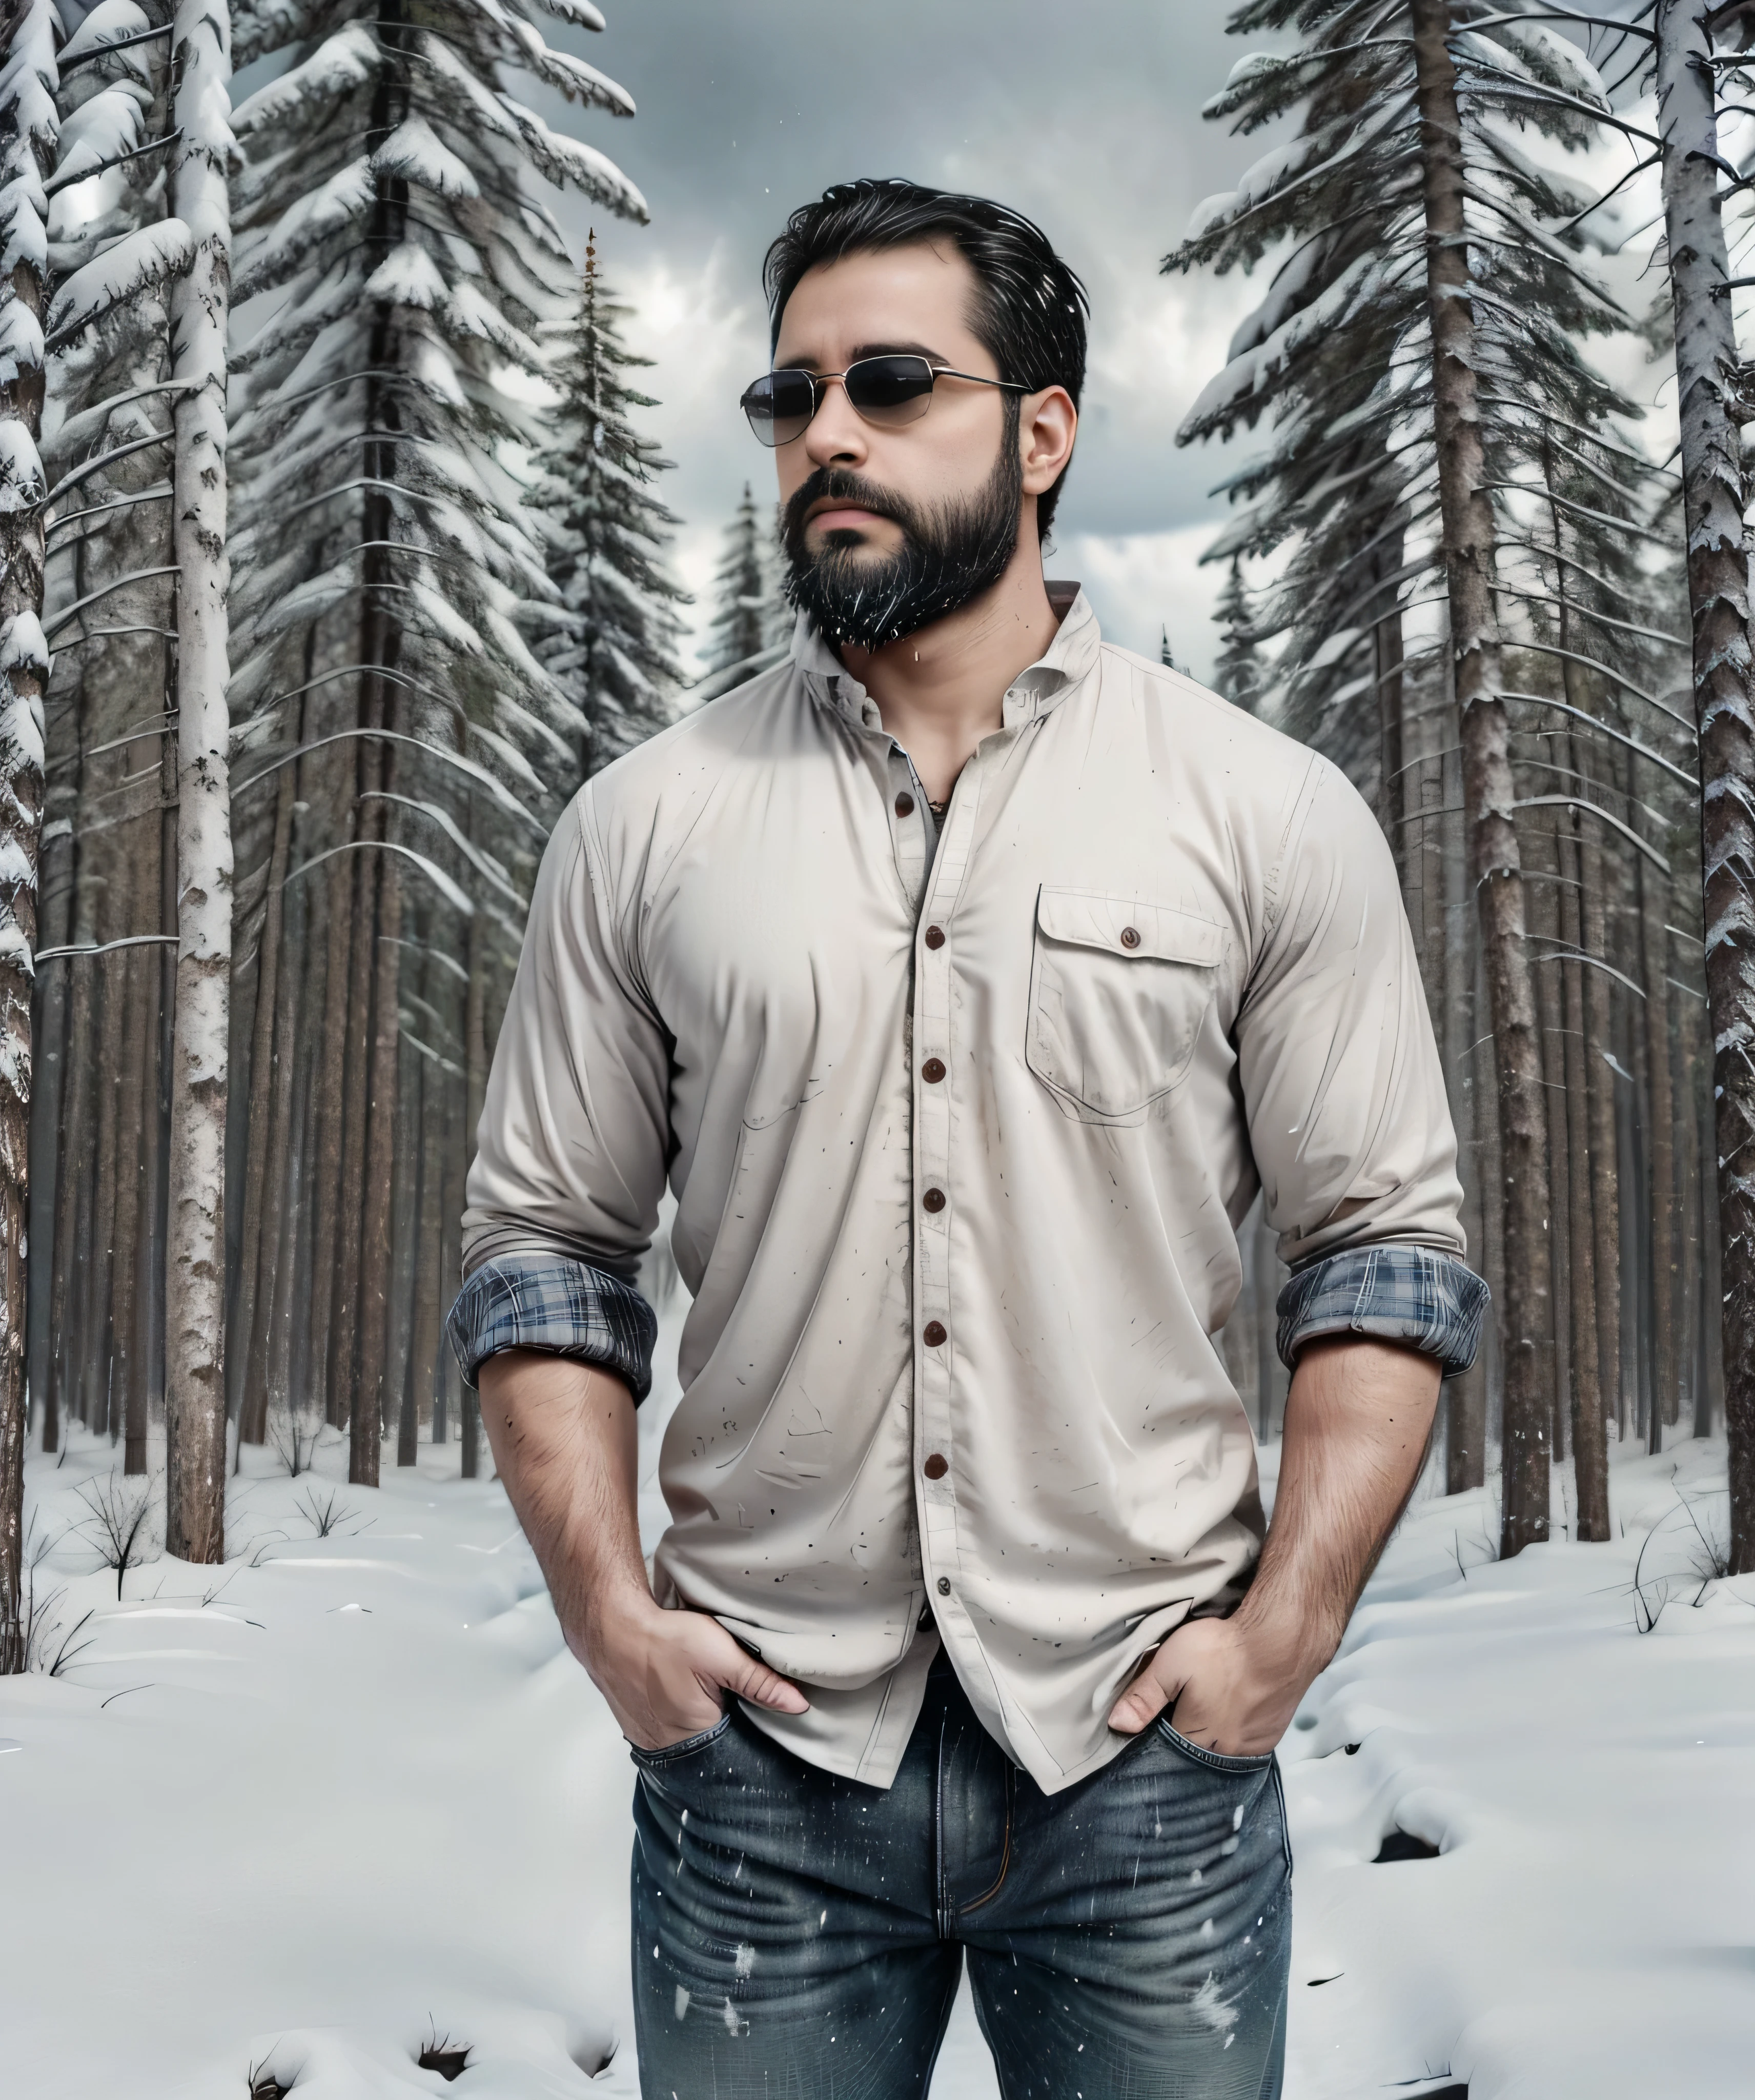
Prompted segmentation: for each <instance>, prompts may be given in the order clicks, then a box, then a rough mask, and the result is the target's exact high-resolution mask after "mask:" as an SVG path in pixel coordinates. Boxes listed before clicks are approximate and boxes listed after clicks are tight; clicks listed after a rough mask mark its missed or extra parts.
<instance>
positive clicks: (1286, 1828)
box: [1269, 1758, 1292, 1874]
mask: <svg viewBox="0 0 1755 2100" xmlns="http://www.w3.org/2000/svg"><path fill="white" fill-rule="evenodd" d="M1269 1770H1270V1771H1272V1774H1273V1790H1274V1793H1275V1795H1276V1797H1277V1799H1278V1801H1279V1803H1280V1850H1281V1851H1282V1852H1283V1853H1284V1854H1285V1871H1286V1872H1287V1873H1288V1874H1290V1873H1291V1871H1292V1819H1291V1817H1290V1815H1287V1814H1286V1812H1285V1779H1284V1777H1283V1776H1282V1775H1281V1771H1280V1760H1279V1759H1278V1758H1275V1759H1274V1761H1273V1762H1272V1765H1271V1766H1270V1767H1269Z"/></svg>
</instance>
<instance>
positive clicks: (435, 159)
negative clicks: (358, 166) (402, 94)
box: [372, 117, 481, 197]
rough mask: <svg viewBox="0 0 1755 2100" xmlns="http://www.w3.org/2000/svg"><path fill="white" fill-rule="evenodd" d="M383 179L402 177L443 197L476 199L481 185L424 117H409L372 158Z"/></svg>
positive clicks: (397, 127)
mask: <svg viewBox="0 0 1755 2100" xmlns="http://www.w3.org/2000/svg"><path fill="white" fill-rule="evenodd" d="M372 165H373V169H374V170H376V171H377V173H378V174H381V175H402V176H405V177H406V178H407V179H408V181H410V182H411V183H420V184H421V187H422V188H426V189H430V190H432V191H434V192H436V193H437V194H438V195H439V196H448V197H473V196H480V195H481V185H480V183H478V182H477V181H476V179H475V178H474V175H473V174H470V170H469V168H468V166H467V165H466V164H465V162H464V161H461V160H460V159H459V158H458V157H457V156H456V154H455V153H453V152H452V150H451V148H449V147H448V145H446V144H445V143H444V142H443V140H442V139H440V138H439V134H438V133H437V132H436V131H434V129H433V127H432V126H431V125H430V124H429V123H428V122H427V121H426V118H425V117H404V118H403V121H402V122H401V123H400V124H399V125H398V126H396V128H395V130H394V131H392V132H391V134H390V136H389V138H387V139H386V140H385V141H384V143H383V144H382V145H381V146H380V147H379V148H378V149H377V152H375V153H374V154H373V156H372Z"/></svg>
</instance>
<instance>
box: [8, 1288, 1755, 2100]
mask: <svg viewBox="0 0 1755 2100" xmlns="http://www.w3.org/2000/svg"><path fill="white" fill-rule="evenodd" d="M675 1325H676V1321H674V1320H672V1321H670V1322H669V1323H668V1327H667V1333H668V1334H669V1335H670V1339H671V1340H672V1344H673V1340H674V1335H673V1332H672V1330H673V1328H674V1326H675ZM673 1403H674V1384H673V1381H672V1383H671V1385H670V1388H669V1390H668V1393H666V1394H660V1395H655V1398H654V1400H653V1401H651V1402H650V1403H649V1404H648V1405H647V1406H646V1408H644V1409H642V1423H641V1445H642V1466H641V1515H642V1529H643V1530H644V1531H645V1533H646V1537H647V1541H648V1544H649V1545H650V1543H652V1542H654V1541H655V1537H656V1535H657V1532H658V1530H659V1529H660V1528H661V1526H662V1524H663V1522H664V1512H663V1508H662V1503H661V1502H660V1500H659V1497H658V1494H657V1491H656V1485H655V1459H656V1452H657V1448H658V1444H659V1439H660V1438H661V1436H662V1434H663V1431H664V1424H665V1421H666V1419H667V1417H668V1413H669V1411H670V1408H671V1406H672V1405H673ZM293 1455H295V1454H293V1453H292V1452H291V1450H290V1449H287V1450H283V1451H282V1452H280V1454H276V1451H275V1450H274V1449H268V1450H267V1451H257V1450H249V1451H246V1453H245V1462H244V1469H243V1472H242V1475H241V1476H240V1477H238V1478H236V1479H234V1480H232V1484H231V1493H230V1498H229V1503H228V1516H227V1542H228V1551H229V1553H230V1554H231V1555H232V1558H231V1559H230V1560H228V1561H227V1564H226V1565H225V1566H224V1567H223V1568H192V1567H189V1566H187V1565H186V1564H182V1563H179V1562H175V1561H170V1560H165V1559H163V1558H162V1557H161V1552H160V1547H159V1546H158V1544H157V1541H156V1539H155V1537H154V1535H153V1522H154V1517H155V1514H156V1511H157V1509H158V1508H159V1507H161V1481H159V1480H157V1479H156V1478H155V1479H154V1480H153V1481H152V1487H153V1489H154V1491H155V1494H154V1500H153V1502H152V1505H151V1507H150V1508H149V1511H148V1519H147V1522H146V1525H145V1529H144V1535H143V1539H142V1540H141V1541H140V1542H139V1543H138V1545H137V1548H136V1553H135V1555H134V1558H135V1559H136V1560H137V1561H139V1564H136V1565H134V1566H132V1567H131V1568H129V1569H128V1570H127V1571H126V1573H124V1575H123V1576H122V1577H121V1585H120V1587H121V1595H120V1597H119V1598H118V1595H117V1589H118V1582H117V1574H116V1572H115V1570H114V1569H113V1568H112V1567H108V1566H105V1565H104V1564H103V1556H102V1555H101V1554H100V1553H99V1542H100V1541H101V1539H102V1538H103V1537H104V1533H105V1531H106V1529H107V1528H108V1525H107V1522H106V1519H105V1515H104V1512H106V1511H108V1512H110V1513H112V1515H113V1514H116V1513H119V1514H120V1515H121V1516H122V1517H123V1518H124V1519H126V1517H127V1515H128V1514H129V1512H130V1511H131V1509H132V1507H133V1506H134V1498H136V1497H137V1496H138V1494H139V1490H140V1488H141V1487H142V1486H143V1485H146V1484H143V1483H136V1482H131V1481H126V1480H122V1479H121V1476H120V1475H119V1474H118V1473H117V1471H116V1470H115V1467H116V1459H117V1454H116V1453H115V1452H114V1451H112V1448H111V1447H110V1445H108V1443H107V1442H103V1443H100V1442H98V1441H95V1440H92V1439H90V1438H89V1437H86V1436H83V1435H82V1434H81V1433H79V1432H75V1435H74V1437H73V1441H72V1445H71V1448H70V1449H68V1452H67V1453H66V1454H65V1455H64V1457H61V1458H55V1457H53V1456H51V1457H49V1458H33V1459H32V1461H31V1462H30V1465H29V1482H28V1485H29V1504H30V1508H31V1511H32V1513H33V1541H34V1550H36V1551H37V1552H38V1553H39V1554H40V1555H41V1557H40V1558H39V1560H38V1562H37V1568H36V1575H35V1586H36V1593H37V1600H38V1605H39V1609H40V1610H41V1612H42V1618H41V1622H40V1626H39V1639H38V1648H39V1658H40V1660H41V1661H42V1662H43V1663H44V1664H47V1663H51V1662H53V1661H55V1660H56V1658H57V1657H59V1658H60V1670H59V1671H58V1673H57V1674H53V1675H51V1674H47V1671H46V1669H39V1670H37V1672H36V1673H35V1674H31V1675H29V1676H26V1677H22V1678H13V1679H0V1819H3V1826H4V1828H5V1829H6V1831H7V1857H6V1866H7V1890H8V1894H9V1896H10V1897H11V1916H12V1917H13V1918H14V1919H15V1921H18V1923H19V1926H20V1929H19V1930H15V1932H14V1933H13V1934H12V1935H11V1936H10V1938H9V1941H8V1960H7V1963H6V1964H5V1965H4V1966H3V1967H0V2033H4V2035H5V2036H6V2038H7V2039H6V2049H5V2056H6V2072H7V2076H6V2080H5V2081H4V2082H5V2085H6V2089H7V2091H8V2092H9V2093H10V2092H11V2091H13V2090H16V2091H18V2092H19V2093H29V2095H30V2096H31V2100H100V2096H102V2100H108V2095H110V2094H112V2093H118V2092H126V2093H129V2094H130V2096H131V2100H236V2096H237V2095H238V2094H239V2093H241V2092H242V2091H243V2090H244V2089H245V2074H246V2072H249V2071H253V2070H254V2071H256V2072H257V2073H258V2076H260V2075H262V2074H265V2073H268V2072H272V2073H273V2074H274V2075H275V2076H277V2077H278V2078H279V2079H280V2082H281V2084H282V2085H288V2084H293V2085H294V2089H296V2091H297V2092H298V2093H299V2095H300V2100H304V2096H305V2095H306V2094H307V2093H308V2094H309V2095H310V2100H403V2096H406V2095H410V2094H413V2093H432V2092H434V2091H436V2090H439V2079H438V2077H437V2076H436V2075H435V2074H434V2072H432V2071H423V2070H421V2069H420V2068H419V2067H418V2058H419V2056H420V2054H421V2051H422V2050H423V2049H427V2048H430V2047H432V2046H434V2045H448V2046H449V2047H451V2048H452V2049H468V2051H469V2052H470V2056H469V2070H468V2073H467V2080H468V2082H467V2083H462V2082H460V2084H459V2086H458V2090H459V2091H460V2092H478V2093H483V2094H487V2095H492V2096H493V2100H564V2096H567V2095H573V2094H579V2095H583V2094H584V2093H587V2092H590V2093H594V2094H606V2095H615V2096H617V2100H633V2096H635V2095H636V2093H637V2080H636V2076H635V2069H634V2063H633V2047H632V2042H631V2038H630V2034H629V2017H628V1983H627V1908H626V1905H627V1880H628V1851H629V1845H630V1830H629V1825H628V1802H629V1798H630V1796H631V1793H632V1790H633V1774H632V1771H631V1770H630V1767H629V1764H628V1758H627V1753H626V1749H625V1746H624V1744H623V1743H622V1741H621V1740H620V1736H618V1734H617V1732H616V1730H615V1724H614V1723H613V1722H612V1721H611V1719H610V1718H609V1715H608V1714H607V1712H606V1709H605V1708H604V1706H603V1705H602V1701H601V1700H600V1699H599V1698H598V1696H597V1693H596V1692H595V1691H594V1690H593V1687H592V1686H591V1684H590V1683H589V1679H587V1678H586V1676H585V1674H584V1671H583V1670H581V1669H580V1667H579V1665H577V1663H576V1662H575V1661H574V1660H573V1659H572V1657H571V1655H570V1654H569V1653H568V1652H567V1649H566V1648H565V1645H564V1643H562V1639H561V1635H560V1630H559V1628H558V1626H557V1624H556V1622H555V1618H554V1614H553V1611H552V1609H551V1608H550V1607H549V1601H548V1598H547V1595H546V1593H545V1590H544V1588H543V1586H542V1582H541V1580H540V1575H539V1573H538V1571H537V1569H536V1564H535V1561H534V1560H533V1559H532V1557H531V1554H530V1552H529V1550H528V1548H527V1546H526V1545H525V1543H524V1542H523V1537H522V1536H521V1535H520V1533H519V1532H518V1527H517V1525H516V1524H515V1523H514V1520H513V1519H512V1516H511V1513H510V1511H509V1507H508V1505H507V1503H506V1501H505V1495H504V1493H503V1492H502V1490H501V1489H500V1486H499V1485H498V1484H497V1483H496V1482H492V1481H473V1480H472V1481H465V1480H461V1479H460V1478H459V1477H458V1463H457V1462H458V1452H457V1447H456V1445H455V1444H452V1445H440V1446H438V1447H436V1448H435V1447H434V1446H432V1445H422V1446H421V1462H420V1465H419V1467H418V1468H417V1469H412V1470H403V1471H398V1470H397V1469H396V1468H395V1467H394V1466H392V1465H391V1464H390V1463H389V1460H390V1457H392V1456H393V1453H392V1452H390V1451H386V1467H385V1471H384V1476H383V1477H384V1483H385V1485H383V1486H382V1487H381V1489H375V1490H374V1489H361V1488H353V1487H349V1486H348V1485H346V1480H345V1477H344V1476H345V1471H346V1450H345V1446H344V1444H343V1442H342V1439H341V1437H340V1436H339V1435H338V1434H337V1432H333V1431H331V1432H323V1433H322V1434H321V1436H320V1437H319V1438H318V1440H317V1444H316V1448H315V1453H314V1454H313V1453H312V1452H311V1449H310V1448H309V1440H308V1438H307V1439H306V1441H305V1442H304V1443H302V1444H301V1445H300V1446H299V1447H298V1452H297V1454H296V1455H297V1456H298V1460H299V1462H300V1464H301V1466H302V1467H308V1470H303V1471H301V1472H300V1473H299V1474H298V1476H297V1477H296V1478H295V1477H293V1476H289V1473H288V1471H286V1463H287V1461H288V1459H289V1457H291V1456H293ZM1277 1455H1278V1454H1277V1451H1275V1450H1273V1449H1269V1450H1268V1452H1266V1453H1264V1454H1263V1458H1264V1465H1263V1476H1264V1482H1265V1483H1266V1484H1267V1485H1269V1486H1270V1487H1271V1485H1272V1478H1273V1473H1274V1470H1275V1468H1274V1463H1273V1462H1274V1460H1275V1459H1276V1458H1277ZM152 1463H153V1466H154V1467H155V1468H157V1469H161V1466H162V1457H161V1452H160V1451H158V1450H157V1449H155V1452H154V1454H153V1460H152ZM1568 1485H1569V1484H1568V1481H1567V1480H1566V1479H1565V1477H1564V1476H1563V1473H1562V1475H1561V1476H1558V1477H1557V1491H1556V1521H1557V1529H1559V1528H1563V1526H1564V1524H1565V1520H1566V1514H1567V1508H1568ZM1612 1487H1613V1507H1614V1512H1615V1517H1616V1529H1617V1537H1616V1540H1615V1542H1613V1543H1612V1544H1609V1545H1599V1546H1577V1545H1574V1544H1572V1543H1571V1542H1569V1541H1568V1540H1566V1539H1564V1538H1562V1539H1560V1540H1559V1542H1556V1543H1554V1544H1552V1545H1549V1546H1542V1547H1540V1548H1537V1549H1536V1550H1534V1551H1530V1552H1528V1553H1526V1554H1524V1555H1523V1556H1522V1557H1521V1558H1520V1559H1519V1560H1515V1561H1513V1562H1510V1563H1503V1564H1501V1563H1499V1562H1497V1561H1496V1560H1494V1559H1493V1539H1494V1537H1495V1535H1496V1533H1497V1513H1496V1511H1495V1509H1494V1507H1493V1489H1492V1488H1491V1487H1489V1489H1488V1490H1486V1491H1484V1492H1480V1493H1474V1494H1469V1495H1462V1496H1456V1497H1452V1498H1448V1499H1444V1498H1440V1499H1435V1500H1429V1501H1426V1502H1420V1503H1418V1504H1417V1505H1416V1506H1415V1507H1414V1509H1413V1511H1412V1512H1411V1513H1410V1515H1409V1517H1408V1519H1407V1520H1406V1521H1405V1522H1404V1525H1403V1527H1402V1530H1401V1532H1400V1535H1399V1536H1398V1537H1397V1538H1396V1542H1394V1543H1393V1544H1392V1546H1391V1548H1390V1550H1389V1551H1388V1553H1387V1554H1386V1555H1385V1556H1384V1560H1383V1563H1382V1566H1381V1568H1379V1570H1378V1573H1377V1576H1376V1577H1375V1578H1374V1582H1373V1583H1372V1585H1371V1587H1370V1590H1369V1592H1368V1593H1367V1595H1366V1599H1365V1603H1364V1604H1363V1605H1362V1606H1361V1608H1360V1612H1358V1614H1357V1616H1356V1618H1355V1621H1354V1623H1353V1626H1352V1629H1351V1630H1350V1632H1349V1634H1348V1636H1347V1642H1346V1644H1345V1646H1344V1648H1343V1651H1342V1653H1341V1655H1340V1656H1339V1657H1338V1658H1337V1660H1336V1661H1335V1662H1334V1665H1332V1667H1331V1668H1330V1669H1329V1670H1328V1671H1327V1672H1326V1673H1325V1675H1324V1676H1323V1677H1322V1678H1321V1679H1319V1681H1318V1682H1317V1683H1316V1685H1315V1686H1314V1687H1312V1691H1311V1692H1310V1695H1309V1696H1308V1697H1307V1700H1306V1701H1305V1703H1304V1705H1303V1710H1302V1711H1301V1713H1300V1714H1299V1719H1298V1723H1297V1724H1296V1725H1295V1726H1294V1729H1293V1730H1292V1732H1291V1733H1290V1736H1288V1738H1287V1740H1286V1742H1285V1745H1284V1747H1283V1749H1282V1752H1281V1756H1282V1760H1283V1762H1284V1765H1285V1782H1286V1793H1287V1798H1288V1802H1289V1806H1290V1815H1291V1821H1292V1833H1293V1845H1294V1855H1295V1858H1296V1862H1297V1864H1296V1868H1295V1877H1294V1880H1295V1888H1296V1904H1295V1919H1296V1923H1295V1930H1294V1954H1293V1972H1292V1986H1291V1996H1292V2002H1291V2010H1290V2052H1289V2061H1288V2071H1287V2082H1286V2093H1287V2096H1288V2100H1361V2096H1364V2095H1365V2094H1368V2093H1378V2092H1385V2091H1395V2092H1397V2093H1404V2094H1410V2095H1418V2094H1421V2093H1427V2094H1431V2093H1440V2092H1443V2091H1444V2090H1446V2089H1454V2088H1456V2087H1458V2086H1466V2089H1467V2091H1468V2093H1469V2096H1470V2100H1659V2097H1660V2096H1666V2097H1667V2096H1668V2095H1670V2094H1686V2095H1687V2100H1730V2096H1731V2095H1733V2094H1735V2095H1739V2096H1740V2095H1741V2094H1743V2093H1746V2092H1747V2090H1748V2084H1749V2078H1748V2055H1749V2044H1750V2039H1751V2034H1752V2032H1755V2000H1752V1997H1751V1993H1750V1988H1749V1985H1750V1980H1751V1975H1752V1966H1755V1963H1752V1957H1751V1953H1750V1949H1751V1948H1755V1812H1752V1811H1755V1579H1743V1580H1739V1581H1726V1580H1724V1579H1722V1578H1719V1577H1717V1576H1716V1575H1715V1574H1714V1573H1713V1557H1714V1555H1715V1553H1717V1552H1718V1551H1719V1550H1720V1549H1721V1546H1722V1539H1723V1537H1724V1533H1725V1529H1726V1498H1725V1492H1724V1454H1723V1449H1722V1446H1721V1445H1700V1444H1694V1443H1683V1444H1681V1445H1678V1446H1677V1447H1676V1448H1675V1449H1674V1450H1673V1451H1672V1452H1669V1453H1667V1454H1665V1455H1664V1456H1663V1457H1662V1458H1646V1457H1643V1455H1630V1456H1628V1457H1626V1458H1618V1459H1617V1462H1616V1466H1615V1468H1614V1471H1613V1476H1612ZM1397 1833H1400V1838H1399V1839H1398V1838H1397ZM1386 1840H1391V1843H1390V1845H1389V1846H1388V1847H1387V1849H1386V1844H1385V1841H1386ZM1380 1854H1383V1855H1385V1856H1384V1857H1383V1858H1382V1860H1380V1859H1379V1855H1380ZM995 2091H996V2088H995V2086H994V2082H993V2077H992V2072H991V2069H990V2065H989V2064H988V2063H987V2060H986V2050H985V2048H984V2047H983V2045H982V2044H981V2040H980V2037H979V2035H978V2034H977V2032H976V2029H975V2025H974V2021H973V2018H972V2013H971V2011H970V2009H969V2006H968V1998H967V1995H966V1994H965V1996H963V1999H962V2000H960V2001H959V2006H958V2010H957V2012H956V2014H955V2016H954V2018H953V2020H952V2023H951V2027H950V2032H949V2034H948V2035H947V2036H946V2046H945V2052H944V2054H943V2055H942V2056H941V2059H940V2063H939V2067H938V2071H937V2076H936V2078H935V2080H934V2092H935V2094H936V2095H937V2100H990V2096H992V2095H993V2094H994V2093H995Z"/></svg>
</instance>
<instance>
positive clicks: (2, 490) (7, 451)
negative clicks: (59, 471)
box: [0, 308, 44, 668]
mask: <svg viewBox="0 0 1755 2100" xmlns="http://www.w3.org/2000/svg"><path fill="white" fill-rule="evenodd" d="M8 311H22V309H20V308H9V309H8ZM39 340H40V338H39ZM43 487H44V482H43V476H42V459H41V457H39V455H38V453H37V447H36V443H35V441H34V440H33V439H32V437H31V435H30V432H29V430H26V429H25V427H24V424H23V423H22V422H21V421H20V420H19V419H18V417H15V416H7V417H0V511H17V510H33V509H34V508H35V506H36V505H37V504H39V503H40V502H41V501H42V492H43ZM38 633H41V630H40V629H39V630H38ZM6 668H10V660H9V662H8V665H7V667H6Z"/></svg>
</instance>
